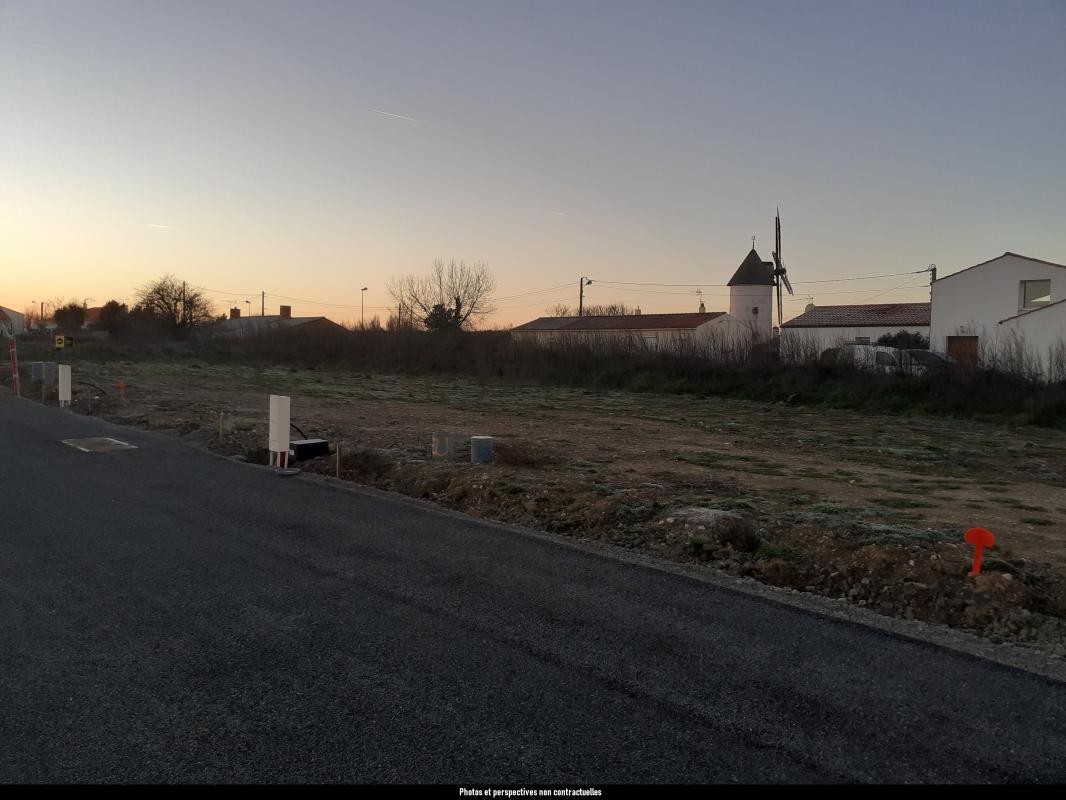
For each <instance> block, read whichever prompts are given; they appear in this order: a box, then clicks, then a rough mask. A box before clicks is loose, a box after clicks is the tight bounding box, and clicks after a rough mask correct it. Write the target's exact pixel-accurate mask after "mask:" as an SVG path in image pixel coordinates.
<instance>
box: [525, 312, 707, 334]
mask: <svg viewBox="0 0 1066 800" xmlns="http://www.w3.org/2000/svg"><path fill="white" fill-rule="evenodd" d="M724 314H725V312H724V311H712V312H707V313H698V312H694V313H691V314H624V315H618V316H610V317H540V318H539V319H535V320H533V321H532V322H527V323H526V324H525V325H519V326H518V327H516V328H513V330H515V331H565V332H567V333H576V332H579V331H646V330H660V329H664V328H677V329H682V330H683V329H686V328H689V329H691V328H698V327H699V326H700V325H703V324H705V323H707V322H710V321H711V320H714V319H718V317H721V316H723V315H724Z"/></svg>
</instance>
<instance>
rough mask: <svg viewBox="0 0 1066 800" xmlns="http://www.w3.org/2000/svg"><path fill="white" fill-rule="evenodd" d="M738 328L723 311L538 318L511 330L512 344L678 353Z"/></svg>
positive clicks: (733, 335)
mask: <svg viewBox="0 0 1066 800" xmlns="http://www.w3.org/2000/svg"><path fill="white" fill-rule="evenodd" d="M740 333H741V331H740V326H739V325H738V323H737V321H736V320H735V319H733V318H732V317H731V316H729V315H728V314H727V313H725V312H724V311H711V312H707V311H703V312H693V313H685V314H625V315H617V316H603V317H599V316H596V317H591V316H590V317H540V318H539V319H535V320H533V321H532V322H527V323H525V324H524V325H519V326H518V327H516V328H513V329H512V330H511V338H512V339H514V341H516V342H523V343H534V344H543V345H561V344H584V345H590V346H593V347H595V346H603V347H623V346H628V347H629V348H630V349H640V350H649V351H652V352H657V351H668V350H673V351H678V350H682V349H685V348H686V346H695V345H707V344H710V343H715V344H722V343H724V342H725V341H726V340H728V339H732V338H736V337H737V336H738V335H739V334H740Z"/></svg>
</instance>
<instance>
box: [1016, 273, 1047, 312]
mask: <svg viewBox="0 0 1066 800" xmlns="http://www.w3.org/2000/svg"><path fill="white" fill-rule="evenodd" d="M1021 298H1022V301H1021V308H1022V309H1023V310H1025V309H1030V308H1040V306H1046V305H1047V304H1048V303H1050V302H1051V279H1050V278H1048V279H1046V280H1042V281H1022V291H1021Z"/></svg>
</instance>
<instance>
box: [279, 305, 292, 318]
mask: <svg viewBox="0 0 1066 800" xmlns="http://www.w3.org/2000/svg"><path fill="white" fill-rule="evenodd" d="M278 313H280V314H281V316H283V317H285V319H288V318H289V317H291V316H292V306H282V307H281V309H280V311H279V312H278Z"/></svg>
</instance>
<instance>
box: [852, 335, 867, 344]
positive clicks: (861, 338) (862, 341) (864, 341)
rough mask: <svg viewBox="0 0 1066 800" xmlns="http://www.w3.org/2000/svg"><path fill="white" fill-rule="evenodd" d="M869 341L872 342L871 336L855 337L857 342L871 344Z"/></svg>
mask: <svg viewBox="0 0 1066 800" xmlns="http://www.w3.org/2000/svg"><path fill="white" fill-rule="evenodd" d="M869 343H870V337H869V336H856V337H855V344H869Z"/></svg>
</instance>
